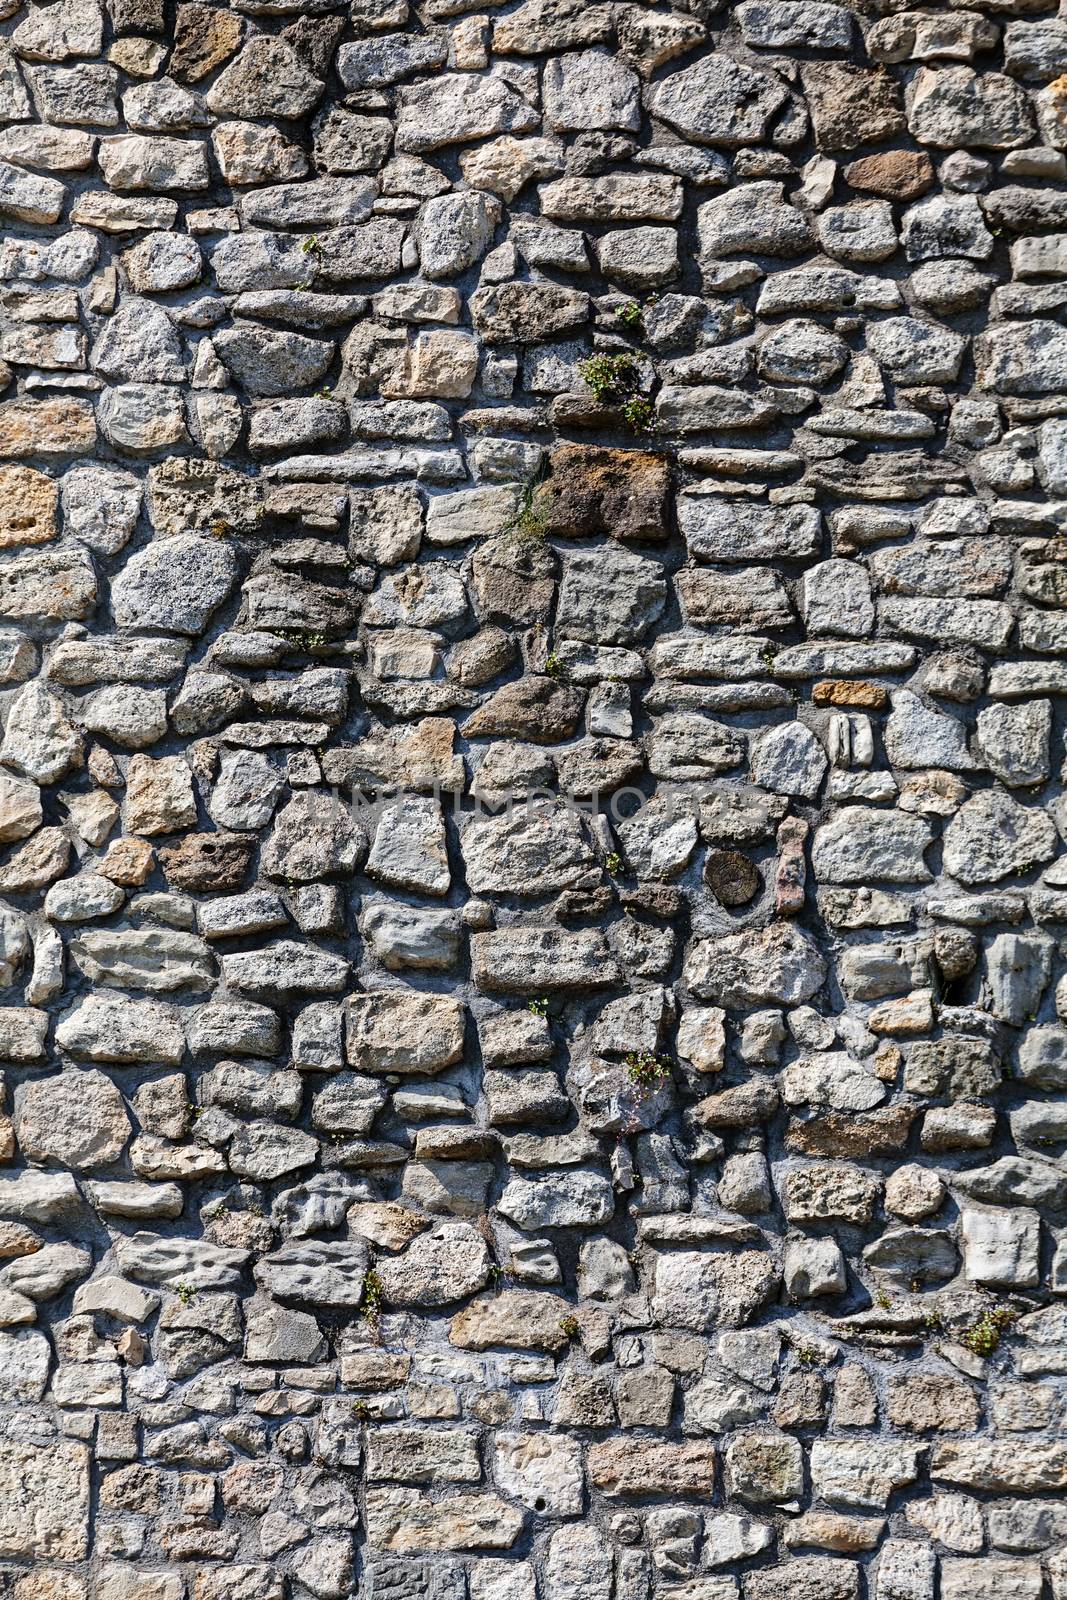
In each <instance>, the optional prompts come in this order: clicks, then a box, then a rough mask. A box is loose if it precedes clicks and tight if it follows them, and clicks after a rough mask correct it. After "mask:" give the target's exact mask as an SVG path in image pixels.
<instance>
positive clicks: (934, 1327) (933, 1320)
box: [923, 1310, 945, 1334]
mask: <svg viewBox="0 0 1067 1600" xmlns="http://www.w3.org/2000/svg"><path fill="white" fill-rule="evenodd" d="M944 1326H945V1319H944V1317H943V1316H942V1315H941V1313H940V1311H936V1310H932V1311H924V1312H923V1327H924V1328H925V1330H926V1332H927V1333H929V1334H934V1333H941V1332H942V1331H943V1330H944Z"/></svg>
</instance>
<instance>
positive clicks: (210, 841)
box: [159, 833, 256, 894]
mask: <svg viewBox="0 0 1067 1600" xmlns="http://www.w3.org/2000/svg"><path fill="white" fill-rule="evenodd" d="M255 847H256V841H255V839H254V838H252V837H251V836H250V835H249V834H246V833H190V834H189V835H187V837H186V838H184V839H183V840H182V842H181V844H177V845H171V846H170V848H169V849H167V850H161V851H160V852H159V861H160V865H161V866H162V868H163V872H164V875H165V876H166V879H167V882H168V883H169V884H171V885H173V887H174V888H175V889H191V890H198V891H200V892H202V893H205V894H218V893H221V892H223V891H228V890H233V889H240V888H241V887H242V886H243V884H244V881H245V877H246V875H247V873H248V868H249V866H250V865H251V861H252V854H253V852H254V850H255Z"/></svg>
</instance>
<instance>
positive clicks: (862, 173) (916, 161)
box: [845, 150, 934, 200]
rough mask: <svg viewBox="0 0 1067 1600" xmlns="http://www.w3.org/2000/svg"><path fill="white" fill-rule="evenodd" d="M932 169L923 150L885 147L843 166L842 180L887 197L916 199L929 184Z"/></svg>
mask: <svg viewBox="0 0 1067 1600" xmlns="http://www.w3.org/2000/svg"><path fill="white" fill-rule="evenodd" d="M933 181H934V168H933V163H932V162H931V160H930V157H929V156H928V155H927V154H926V152H925V150H886V151H883V153H882V154H881V155H877V156H864V157H863V158H862V159H861V160H859V161H853V162H850V164H849V165H848V166H847V167H846V168H845V182H846V183H849V184H851V186H852V188H853V189H861V190H862V191H863V192H864V193H865V194H879V195H884V196H885V198H886V199H887V200H917V199H918V198H919V196H920V195H921V194H925V193H926V191H927V190H928V189H929V188H931V187H932V185H933Z"/></svg>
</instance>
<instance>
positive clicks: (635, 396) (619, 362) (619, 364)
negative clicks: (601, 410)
mask: <svg viewBox="0 0 1067 1600" xmlns="http://www.w3.org/2000/svg"><path fill="white" fill-rule="evenodd" d="M578 371H579V372H580V373H581V375H582V377H583V378H584V379H585V382H586V384H587V385H588V387H589V388H590V390H591V391H592V394H593V399H594V400H595V401H596V403H597V405H600V406H614V407H617V408H618V409H619V410H620V411H621V412H622V415H623V419H624V421H625V422H626V425H627V427H628V428H629V429H630V430H631V432H633V433H650V432H651V431H652V428H653V425H654V417H653V411H652V402H651V401H650V400H648V399H646V398H645V396H644V395H643V394H642V393H641V373H640V370H639V368H638V365H637V362H636V361H635V360H634V358H633V356H632V355H630V353H629V352H628V351H621V352H620V353H619V354H618V355H596V356H590V357H589V359H588V360H587V361H579V363H578Z"/></svg>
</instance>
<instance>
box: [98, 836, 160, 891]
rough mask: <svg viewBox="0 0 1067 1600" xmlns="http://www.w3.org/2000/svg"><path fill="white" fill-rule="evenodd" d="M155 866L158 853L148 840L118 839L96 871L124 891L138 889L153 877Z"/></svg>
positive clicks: (110, 846)
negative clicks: (119, 885) (120, 886)
mask: <svg viewBox="0 0 1067 1600" xmlns="http://www.w3.org/2000/svg"><path fill="white" fill-rule="evenodd" d="M155 864H156V852H155V851H154V850H153V848H152V846H151V845H150V844H149V842H148V840H147V839H137V838H127V839H116V840H115V842H114V843H113V844H111V845H109V846H108V850H107V854H106V855H105V857H104V859H103V860H102V861H101V862H100V864H99V866H98V867H97V869H96V870H97V871H98V872H99V873H100V875H101V877H103V878H110V879H111V882H112V883H118V884H121V885H122V887H123V888H124V889H136V888H139V887H140V885H141V884H142V883H144V882H145V880H146V879H147V878H148V877H149V876H150V875H151V872H152V869H153V867H154V866H155Z"/></svg>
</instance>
